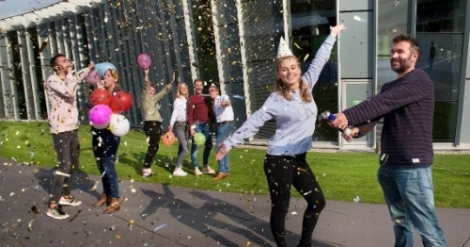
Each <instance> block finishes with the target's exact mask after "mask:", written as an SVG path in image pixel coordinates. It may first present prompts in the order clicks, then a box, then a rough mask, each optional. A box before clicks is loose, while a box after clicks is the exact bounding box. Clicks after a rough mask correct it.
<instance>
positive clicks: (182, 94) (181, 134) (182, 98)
mask: <svg viewBox="0 0 470 247" xmlns="http://www.w3.org/2000/svg"><path fill="white" fill-rule="evenodd" d="M187 101H188V86H187V85H186V83H184V82H180V83H178V92H177V93H176V100H175V102H174V103H173V113H172V114H171V119H170V126H169V127H168V129H169V130H170V131H171V130H173V129H174V132H175V133H176V138H178V142H179V147H178V159H177V161H176V167H175V170H174V171H173V175H174V176H179V177H184V176H186V175H188V173H186V172H185V171H184V170H183V168H182V167H183V161H184V157H186V155H188V154H189V149H188V140H189V137H188V123H187V120H188V115H187V114H186V103H187ZM173 127H174V128H173Z"/></svg>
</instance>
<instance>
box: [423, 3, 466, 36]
mask: <svg viewBox="0 0 470 247" xmlns="http://www.w3.org/2000/svg"><path fill="white" fill-rule="evenodd" d="M464 24H465V0H418V6H417V16H416V32H463V30H464Z"/></svg>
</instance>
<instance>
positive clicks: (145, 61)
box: [137, 53, 152, 69]
mask: <svg viewBox="0 0 470 247" xmlns="http://www.w3.org/2000/svg"><path fill="white" fill-rule="evenodd" d="M137 62H138V63H139V65H140V67H142V68H144V69H148V68H149V67H150V65H151V64H152V59H150V56H149V55H147V54H145V53H142V54H140V55H139V56H138V57H137Z"/></svg>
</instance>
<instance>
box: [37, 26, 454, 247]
mask: <svg viewBox="0 0 470 247" xmlns="http://www.w3.org/2000/svg"><path fill="white" fill-rule="evenodd" d="M344 29H345V26H344V25H343V24H339V25H337V26H334V27H330V31H331V32H330V35H329V36H328V37H327V38H326V40H325V41H324V42H323V44H322V45H321V47H320V48H319V50H318V51H317V54H316V55H315V58H314V59H313V61H312V62H311V64H310V66H309V68H308V70H307V71H306V72H305V73H304V74H303V75H301V69H300V62H299V60H298V58H297V57H295V56H294V55H293V54H292V52H291V51H290V49H279V52H278V57H277V64H276V71H277V79H276V81H275V86H274V90H273V92H272V93H271V94H270V95H269V97H268V99H267V100H266V101H265V103H264V105H263V107H262V108H261V109H259V110H258V111H256V112H255V113H253V114H252V115H251V116H250V117H249V118H248V119H247V120H246V122H245V123H244V124H243V125H242V126H241V127H240V128H239V129H237V130H236V131H235V132H233V133H232V128H233V120H234V116H233V110H232V109H231V103H230V99H229V98H228V96H226V95H219V89H218V87H217V86H216V85H210V87H209V95H210V98H207V97H205V96H204V95H203V94H202V91H203V82H202V81H201V80H199V79H196V80H195V81H194V83H193V86H194V95H192V96H190V97H189V98H188V88H187V85H186V84H184V83H179V84H178V86H177V89H178V92H177V98H176V100H175V102H174V110H173V114H172V116H171V120H170V126H169V129H170V130H173V131H174V132H175V133H176V136H177V138H178V140H179V150H178V159H177V162H176V167H175V170H174V173H173V174H174V175H176V176H186V175H187V173H186V172H185V171H184V170H183V169H182V164H183V160H184V157H185V156H186V155H187V154H188V153H189V150H188V140H189V138H188V132H189V135H191V136H193V137H194V136H195V135H196V133H202V134H204V135H205V137H206V141H205V145H204V153H203V166H202V171H201V170H200V169H199V164H198V161H197V150H198V145H197V143H196V142H195V141H194V140H193V142H192V148H191V162H192V165H193V168H194V174H195V175H202V174H203V173H208V174H215V171H214V170H213V169H212V168H211V167H210V166H209V154H210V150H211V148H212V138H211V127H212V128H213V129H215V132H216V147H215V148H216V152H217V154H216V159H217V160H218V162H219V172H218V174H217V176H215V177H214V179H216V180H220V179H223V178H224V177H226V176H227V175H228V174H229V168H230V163H229V159H228V155H227V154H228V152H229V151H230V150H231V149H232V148H233V147H235V146H236V145H239V144H241V143H242V142H243V140H244V139H248V138H250V137H252V136H254V135H255V134H256V133H257V132H258V130H259V128H260V127H261V126H263V125H264V123H265V122H266V121H269V120H272V119H274V120H276V132H275V133H274V135H273V137H272V138H271V139H270V141H269V147H268V150H267V154H266V158H265V160H264V172H265V175H266V179H267V183H268V186H269V193H270V197H271V205H272V210H271V216H270V224H271V230H272V234H273V237H274V240H275V242H276V245H277V246H286V243H287V241H286V230H285V218H286V215H287V212H288V208H289V202H290V193H291V187H292V186H294V188H295V189H296V190H297V191H298V192H299V193H300V194H301V195H302V196H303V197H304V199H305V200H306V202H307V208H306V210H305V212H304V216H303V221H302V233H301V238H300V240H299V243H298V246H311V245H312V234H313V231H314V229H315V226H316V224H317V221H318V218H319V216H320V213H321V211H322V210H323V209H324V207H325V198H324V195H323V192H322V190H321V188H320V185H319V183H318V181H317V179H316V177H315V175H314V173H313V172H312V170H311V168H310V166H309V164H307V161H306V156H307V151H308V150H310V149H311V148H312V135H313V132H314V129H315V121H316V119H317V115H318V112H317V106H316V104H315V101H314V99H313V95H312V89H313V87H314V86H315V84H316V82H317V80H318V78H319V75H320V72H321V70H322V68H323V67H324V65H325V63H326V62H327V61H328V59H329V57H330V53H331V50H332V49H333V46H334V44H335V42H336V38H337V36H338V34H339V33H340V32H341V31H342V30H344ZM418 56H419V45H418V42H417V41H416V39H415V38H414V37H412V36H409V35H404V34H402V35H398V36H396V37H395V38H394V39H393V40H392V48H391V53H390V64H391V68H392V70H393V71H395V72H396V73H397V75H398V78H397V79H396V80H394V81H392V82H390V83H387V84H385V85H384V86H383V87H382V90H381V92H380V93H379V94H377V95H375V96H372V97H371V98H369V99H368V100H366V101H364V102H362V103H360V104H358V105H356V106H354V107H351V108H349V109H346V110H344V111H342V112H340V113H337V114H335V115H336V119H335V120H334V121H331V122H330V125H331V126H332V127H334V128H337V129H338V130H344V129H346V128H351V133H350V134H349V135H347V136H346V135H343V137H344V138H345V139H346V140H347V141H352V139H353V138H357V137H361V136H363V135H365V134H367V133H368V132H370V131H371V130H372V129H373V126H374V125H375V124H376V123H377V122H378V121H379V120H380V119H382V118H383V119H384V126H383V130H382V138H381V147H382V150H381V151H382V153H381V155H380V158H379V161H380V167H379V169H378V180H379V183H380V185H381V187H382V190H383V194H384V197H385V200H386V203H387V206H388V209H389V212H390V216H391V219H392V221H393V222H394V233H395V241H396V242H395V246H413V242H414V240H413V227H414V228H416V229H417V231H418V233H419V234H420V235H421V237H422V242H423V244H424V246H446V240H445V238H444V234H443V231H442V229H441V228H440V226H439V224H438V219H437V216H436V212H435V208H434V198H433V194H434V192H433V184H432V174H431V164H432V162H433V149H432V121H433V111H434V90H433V83H432V81H431V79H430V78H429V76H428V75H427V74H426V73H425V72H423V71H422V70H421V69H417V68H416V67H415V66H416V61H417V59H418ZM64 59H65V60H64ZM67 64H69V62H68V60H66V58H65V57H63V56H59V58H55V60H54V58H53V59H52V60H51V65H52V67H53V68H54V70H55V72H56V75H53V76H51V77H50V78H49V79H48V81H47V83H46V86H47V90H48V91H47V92H48V96H49V99H50V103H51V104H55V105H56V106H57V107H56V108H51V109H52V111H51V115H50V117H49V119H50V124H51V134H52V136H53V140H54V144H55V147H56V150H57V154H58V159H59V169H58V170H57V172H56V174H55V180H54V188H53V193H52V194H51V199H50V202H49V210H48V212H47V215H49V216H51V217H53V218H58V219H62V218H64V217H66V214H65V213H63V211H62V210H61V207H60V205H72V206H75V205H79V201H78V200H76V199H75V198H73V196H71V194H70V181H71V177H72V176H73V173H74V172H75V169H76V167H77V165H78V138H77V137H76V133H77V128H78V118H77V115H78V113H77V112H76V105H75V104H76V103H75V93H76V85H77V83H78V82H79V80H80V79H81V78H83V73H87V72H88V71H87V70H89V69H90V68H91V67H92V65H90V66H89V68H86V69H84V71H81V72H79V73H78V75H77V76H73V75H71V69H70V68H69V67H68V66H67ZM64 65H65V66H64ZM64 68H65V69H64ZM106 73H107V75H108V72H106ZM145 75H146V79H145V84H144V85H145V87H144V88H145V90H144V93H143V96H142V97H143V102H144V111H145V113H144V116H145V117H144V118H145V124H144V129H145V131H146V134H147V135H148V139H149V141H148V142H149V148H148V153H147V156H146V158H145V161H144V164H143V169H142V175H144V176H148V175H150V174H151V173H152V171H151V169H150V164H151V162H152V159H153V156H154V155H155V153H156V152H157V150H158V143H159V139H160V134H161V122H162V118H161V116H160V114H159V113H158V110H159V105H158V101H159V100H160V99H161V98H163V97H164V96H165V95H166V94H168V93H169V92H170V90H171V85H170V84H169V85H170V86H167V87H166V88H164V89H163V90H162V91H161V92H159V93H157V94H155V87H152V86H151V84H150V82H149V80H148V70H146V71H145ZM113 78H114V79H113ZM117 78H118V77H115V76H113V72H112V71H109V75H108V79H107V76H105V88H107V89H108V90H110V91H112V92H113V91H116V90H119V86H117V85H119V84H117V80H118V79H117ZM51 96H52V97H51ZM51 98H52V99H51ZM60 104H67V107H63V106H60ZM68 109H71V110H72V111H67V110H68ZM286 109H290V110H286ZM64 121H65V122H67V123H69V124H67V125H66V124H64V123H65V122H64ZM213 124H215V126H212V125H213ZM111 135H112V134H111ZM93 137H94V138H93V144H94V145H93V146H94V147H95V151H94V152H95V157H96V158H97V164H98V167H99V169H100V171H102V174H103V175H102V179H103V188H104V193H103V196H102V197H101V198H100V199H99V201H98V202H97V203H96V204H95V205H96V206H101V205H104V204H106V205H108V208H107V210H106V211H105V212H107V213H112V212H114V211H115V210H118V209H119V201H116V199H118V198H119V190H118V183H117V180H116V179H117V175H116V174H115V170H114V171H113V170H112V169H110V166H111V165H110V164H112V166H113V167H114V162H115V158H116V151H117V147H118V146H119V138H118V137H115V136H110V135H109V133H108V131H107V130H103V131H96V130H94V134H93ZM64 140H67V141H66V142H64ZM61 190H62V191H61ZM116 202H117V203H116Z"/></svg>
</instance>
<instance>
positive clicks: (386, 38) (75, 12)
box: [0, 0, 470, 149]
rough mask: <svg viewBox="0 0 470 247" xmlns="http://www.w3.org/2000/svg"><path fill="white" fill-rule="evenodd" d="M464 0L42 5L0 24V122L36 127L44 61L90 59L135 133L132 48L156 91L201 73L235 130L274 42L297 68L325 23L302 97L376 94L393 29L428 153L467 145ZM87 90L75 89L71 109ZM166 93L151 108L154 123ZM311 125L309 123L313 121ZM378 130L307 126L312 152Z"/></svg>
mask: <svg viewBox="0 0 470 247" xmlns="http://www.w3.org/2000/svg"><path fill="white" fill-rule="evenodd" d="M468 5H469V4H468V3H467V1H466V0H445V1H444V0H406V1H403V0H355V1H350V0H316V1H312V0H283V1H270V0H253V1H242V0H232V1H215V0H180V1H176V0H164V1H154V2H152V1H125V0H109V1H105V0H97V1H81V0H77V1H70V2H59V3H57V4H55V5H52V6H49V7H47V8H44V9H40V10H34V11H32V12H30V13H24V14H21V15H17V16H13V17H9V18H4V19H1V20H0V118H1V119H3V120H4V121H11V120H14V121H18V120H28V121H31V120H33V121H44V120H45V119H47V112H48V106H47V103H46V102H47V100H46V98H45V94H44V87H43V83H44V80H45V79H47V76H48V75H49V74H50V73H52V71H51V69H50V68H49V67H48V61H49V59H50V57H52V56H53V55H54V54H56V53H64V54H66V55H67V56H68V57H69V58H70V59H71V60H73V62H74V63H75V66H76V67H77V68H81V67H84V66H85V65H86V64H88V63H89V62H90V61H93V62H95V63H98V62H112V63H113V64H115V65H116V67H117V68H118V71H119V72H120V73H121V77H122V85H123V88H124V89H125V90H127V91H129V92H130V93H131V94H132V95H134V96H135V101H134V102H136V104H134V106H133V107H132V109H131V110H130V111H129V112H127V113H126V114H127V117H128V118H129V119H130V120H131V122H132V125H134V126H140V125H141V121H142V117H141V105H140V100H139V99H138V97H139V96H140V93H141V89H142V80H143V74H142V71H141V69H140V68H139V67H138V66H136V58H137V56H138V55H139V54H140V53H147V54H149V55H150V56H151V58H152V60H153V64H152V68H151V71H152V72H151V78H152V81H154V82H156V83H157V84H158V87H159V88H162V87H163V86H164V84H165V82H167V81H168V80H169V79H170V77H171V75H172V73H173V71H176V75H177V81H178V82H186V83H187V84H188V85H189V88H190V91H191V90H192V86H191V84H192V81H193V80H194V79H195V78H202V79H203V80H204V81H205V82H206V86H208V85H209V84H210V83H218V84H219V85H220V87H221V90H222V92H223V93H225V94H228V95H229V96H230V97H231V98H232V104H233V107H234V111H235V115H236V121H235V122H236V123H235V125H236V126H240V125H241V124H242V123H243V122H244V121H245V120H246V118H247V117H249V116H250V115H251V113H252V112H254V111H256V110H258V109H259V108H261V106H262V105H263V103H264V101H265V99H266V98H267V96H268V95H269V93H270V92H271V90H272V86H273V83H274V79H275V76H276V75H275V68H274V64H275V63H274V62H275V57H276V52H277V45H278V43H279V39H280V37H281V36H283V37H285V39H286V42H287V43H288V45H289V46H290V47H291V49H292V50H293V52H294V54H295V55H296V56H297V57H299V59H300V61H301V67H302V70H303V71H305V70H306V69H307V68H308V65H309V63H310V62H311V61H312V59H313V58H314V57H315V53H316V51H317V49H318V48H319V47H320V45H321V44H322V42H323V41H324V40H325V38H326V37H327V36H328V34H329V27H330V25H336V24H337V23H338V22H343V23H345V25H346V26H347V29H346V30H345V31H344V32H342V33H341V36H340V38H339V40H338V42H337V44H336V45H335V47H334V49H333V52H332V55H331V57H330V60H329V61H328V63H327V64H326V65H325V67H324V69H323V71H322V72H321V75H320V77H319V81H318V82H317V84H316V86H315V88H314V90H313V94H314V99H315V101H316V103H317V105H318V111H319V112H322V111H324V110H329V111H332V112H336V111H340V110H342V109H345V108H347V107H350V106H353V105H355V104H357V103H359V102H361V101H363V100H365V99H366V98H368V97H370V96H372V95H374V94H376V93H377V92H379V91H380V88H381V87H382V85H384V84H385V83H387V82H389V81H391V80H394V79H395V78H396V74H395V73H394V72H393V71H392V70H391V69H390V63H389V53H390V47H391V39H392V38H393V37H394V36H395V35H397V34H400V33H408V34H412V35H414V36H416V37H417V39H418V41H419V43H420V56H419V61H418V63H417V67H419V68H421V69H423V70H424V71H425V72H426V73H428V74H429V76H430V77H431V78H432V79H433V81H434V87H435V100H436V104H435V106H436V107H435V116H434V133H433V137H434V142H435V147H436V148H438V149H470V133H467V132H468V131H467V130H466V128H465V126H467V125H468V124H470V111H469V110H468V109H470V103H469V101H470V98H469V97H470V92H469V91H470V88H469V87H468V86H466V85H467V84H468V81H469V80H470V79H469V78H470V64H469V62H468V53H469V33H470V31H469V30H470V17H467V16H470V15H466V13H470V11H469V9H470V6H468ZM92 90H93V87H92V86H90V85H88V84H86V83H82V84H81V87H80V90H79V101H80V104H79V107H80V114H81V119H82V121H83V123H87V122H88V119H87V112H86V108H85V107H84V106H83V102H85V101H86V100H87V99H88V97H89V94H90V92H91V91H92ZM173 97H174V94H173V95H171V96H170V97H167V98H165V99H164V100H163V101H162V102H161V105H162V116H163V118H164V119H165V120H164V123H163V126H167V124H168V120H169V118H170V115H171V110H172V106H171V104H172V102H173V99H174V98H173ZM312 124H313V123H312ZM274 131H275V122H274V121H270V122H267V123H266V125H265V126H264V127H262V128H261V129H260V131H259V133H258V134H257V135H256V136H255V137H254V138H253V139H252V140H251V142H252V143H255V144H257V143H267V141H268V139H269V137H270V136H271V135H272V133H273V132H274ZM380 131H381V124H379V125H378V126H377V127H376V129H375V130H374V131H373V132H372V133H370V134H368V135H367V136H365V137H362V138H360V139H358V140H356V141H355V142H353V143H352V144H350V143H345V142H344V141H343V140H342V139H341V138H340V136H339V134H338V132H337V131H335V130H333V129H332V128H330V127H329V126H328V125H327V124H326V123H325V122H324V121H321V120H319V121H317V122H316V130H315V133H313V136H314V140H315V143H314V146H315V147H320V148H321V147H337V148H343V149H357V148H365V149H374V148H375V147H376V143H378V140H379V139H380Z"/></svg>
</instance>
